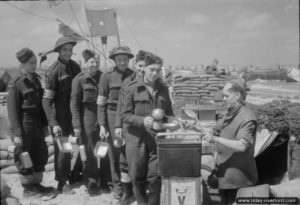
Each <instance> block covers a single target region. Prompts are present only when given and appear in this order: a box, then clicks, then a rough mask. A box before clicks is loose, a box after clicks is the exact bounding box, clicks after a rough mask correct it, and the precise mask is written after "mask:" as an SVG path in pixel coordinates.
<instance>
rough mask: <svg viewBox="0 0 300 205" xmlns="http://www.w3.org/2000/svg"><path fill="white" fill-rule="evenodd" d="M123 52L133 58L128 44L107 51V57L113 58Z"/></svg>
mask: <svg viewBox="0 0 300 205" xmlns="http://www.w3.org/2000/svg"><path fill="white" fill-rule="evenodd" d="M119 54H125V55H128V57H129V58H133V57H134V55H133V54H132V53H131V50H130V48H129V47H128V46H116V47H114V48H113V49H112V50H111V51H110V52H109V58H110V59H112V60H114V58H115V56H116V55H119Z"/></svg>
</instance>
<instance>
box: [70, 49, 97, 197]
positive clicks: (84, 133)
mask: <svg viewBox="0 0 300 205" xmlns="http://www.w3.org/2000/svg"><path fill="white" fill-rule="evenodd" d="M82 56H83V58H84V61H85V65H86V66H85V67H86V68H85V70H84V71H83V72H81V73H79V74H78V75H77V76H76V77H75V78H74V80H73V82H72V92H71V113H72V124H73V127H74V133H75V135H76V136H78V137H79V139H80V140H79V144H84V145H85V148H86V151H87V160H86V162H85V166H84V170H83V179H84V182H85V184H86V186H87V189H88V193H89V194H90V195H93V194H96V193H97V192H98V186H97V179H98V175H99V174H98V169H97V158H96V157H95V155H94V149H95V145H96V142H97V141H98V139H99V137H98V133H99V126H98V122H97V103H96V102H97V96H98V83H99V80H100V76H101V71H100V70H99V69H98V68H99V62H97V60H96V58H95V53H94V52H93V51H91V50H88V49H87V50H84V51H83V52H82Z"/></svg>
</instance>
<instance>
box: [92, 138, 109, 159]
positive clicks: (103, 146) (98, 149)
mask: <svg viewBox="0 0 300 205" xmlns="http://www.w3.org/2000/svg"><path fill="white" fill-rule="evenodd" d="M107 150H108V143H107V142H101V141H98V142H97V143H96V146H95V149H94V155H95V156H96V157H101V158H104V157H105V155H106V154H107Z"/></svg>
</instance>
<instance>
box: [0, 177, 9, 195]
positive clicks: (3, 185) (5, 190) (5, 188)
mask: <svg viewBox="0 0 300 205" xmlns="http://www.w3.org/2000/svg"><path fill="white" fill-rule="evenodd" d="M9 194H10V187H9V186H8V185H7V183H6V181H5V180H4V179H3V178H2V177H1V200H2V199H4V198H6V197H7V196H8V195H9Z"/></svg>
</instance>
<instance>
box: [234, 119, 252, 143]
mask: <svg viewBox="0 0 300 205" xmlns="http://www.w3.org/2000/svg"><path fill="white" fill-rule="evenodd" d="M255 134H256V122H255V121H248V122H246V123H243V124H241V126H240V129H239V130H238V132H237V135H236V139H237V140H239V139H243V140H244V142H245V144H246V146H247V147H250V146H253V144H254V138H255Z"/></svg>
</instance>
